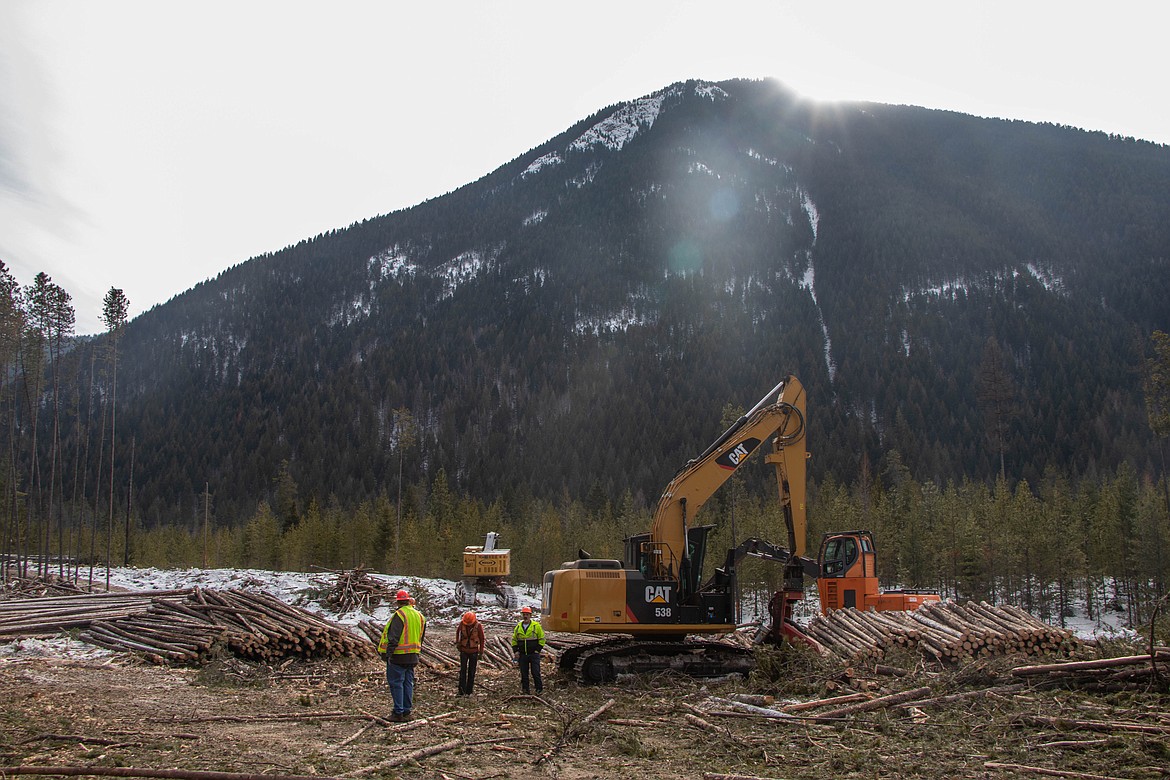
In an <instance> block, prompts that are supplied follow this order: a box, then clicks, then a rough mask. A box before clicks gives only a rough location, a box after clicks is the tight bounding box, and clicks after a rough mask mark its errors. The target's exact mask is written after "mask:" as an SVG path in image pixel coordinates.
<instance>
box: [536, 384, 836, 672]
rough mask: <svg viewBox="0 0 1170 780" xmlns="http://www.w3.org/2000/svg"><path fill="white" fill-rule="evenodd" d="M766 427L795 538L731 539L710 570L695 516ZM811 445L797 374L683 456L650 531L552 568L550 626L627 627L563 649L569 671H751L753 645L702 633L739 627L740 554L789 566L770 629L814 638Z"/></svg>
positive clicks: (546, 589) (588, 630)
mask: <svg viewBox="0 0 1170 780" xmlns="http://www.w3.org/2000/svg"><path fill="white" fill-rule="evenodd" d="M768 439H771V452H769V453H767V454H766V455H765V456H764V458H765V460H766V461H767V462H769V463H772V464H773V465H775V467H776V480H777V483H778V487H779V490H780V501H781V508H782V510H783V514H784V523H785V526H786V529H787V532H788V547H787V548H783V547H778V546H775V545H773V544H771V543H770V542H767V541H765V540H761V539H749V540H747V541H745V542H743V543H742V544H740V545H739V546H738V547H737V548H735V549H733V550H729V551H728V553H727V559H726V562H725V564H724V566H723V567H721V568H717V569H716V570H715V573H714V575H713V576H712V577H711V578H710V579H709V580H708V581H706V582H702V581H701V579H702V572H703V561H704V559H705V557H706V552H707V539H708V536H709V534H710V532H711V530H712V529H713V528H714V526H713V525H696V524H695V523H694V517H695V515H696V514H698V512H699V509H700V508H701V507H702V506H703V504H704V503H705V502H706V501H707V500H708V499H709V498H710V497H711V496H712V495H713V494H714V493H715V491H716V490H717V489H718V488H719V487H720V486H721V485H723V484H724V483H725V482H726V481H727V480H728V479H729V478H730V477H731V475H732V474H734V473H735V471H736V470H737V469H738V468H739V467H740V466H742V465H743V464H744V463H745V462H746V461H747V459H748V458H749V457H750V456H751V455H752V454H753V453H755V452H756V451H757V450H758V449H759V448H760V447H761V445H763V444H764V442H765V441H767V440H768ZM807 457H808V454H807V451H806V448H805V393H804V387H803V386H802V385H801V383H800V382H799V381H798V380H797V379H796V377H793V376H789V377H788V378H786V379H785V380H784V381H783V382H781V383H779V384H778V385H776V387H774V388H773V389H772V390H771V391H769V392H768V394H767V395H765V396H764V397H763V398H762V399H761V400H760V401H759V402H758V403H757V404H756V405H755V406H754V407H752V409H751V411H749V412H748V413H747V414H745V415H743V416H742V417H740V418H739V420H737V421H736V422H735V423H734V424H733V425H732V426H731V427H730V428H728V429H727V430H726V431H725V432H724V433H723V434H722V435H721V436H720V437H719V438H718V439H716V440H715V441H714V442H713V443H712V444H711V445H710V446H709V447H707V449H706V450H705V451H704V452H703V453H702V454H701V455H699V456H698V457H697V458H695V459H694V460H692V461H690V462H689V463H687V464H686V465H685V466H683V468H682V469H681V470H680V471H679V472H678V474H677V475H675V477H674V479H673V480H672V481H671V482H670V484H669V485H667V487H666V490H665V491H663V493H662V497H661V498H660V499H659V502H658V507H657V509H656V510H655V513H654V521H653V524H652V525H651V528H650V532H649V533H645V534H638V535H635V536H631V537H629V538H628V539H626V546H625V559H624V561H619V560H610V559H598V558H590V557H586V556H584V555H583V556H582V557H581V558H579V559H578V560H576V561H569V562H566V563H564V564H562V566H561V568H559V569H557V570H555V571H550V572H546V573H545V575H544V583H543V593H542V602H541V613H542V618H543V623H544V627H545V628H546V629H550V630H552V631H563V632H571V633H585V634H623V635H626V636H624V637H621V638H616V639H612V640H610V641H604V642H597V643H594V644H589V645H582V646H580V647H576V648H572V649H570V650H568V651H566V652H564V653H562V654H561V659H560V663H561V669H562V671H565V672H567V673H571V674H573V675H574V676H576V677H577V679H579V680H580V681H582V682H586V683H597V682H604V681H606V680H610V679H613V678H614V677H615V676H616V675H618V674H622V673H627V672H635V673H636V672H647V671H657V670H664V669H672V670H675V671H678V672H682V673H685V674H690V675H692V676H697V677H711V676H720V675H724V674H730V673H735V672H740V673H746V672H747V671H750V670H751V668H752V667H753V666H754V660H753V658H752V655H751V652H750V650H748V649H746V648H742V647H738V646H735V645H731V644H728V643H725V642H715V641H702V640H701V639H698V638H697V637H702V636H715V635H720V634H727V633H730V632H732V631H734V630H735V627H736V625H735V616H736V609H735V608H736V603H735V598H736V587H735V581H736V566H737V565H738V564H739V563H740V562H741V561H742V560H743V559H744V558H746V557H748V556H752V557H761V558H767V559H770V560H773V561H776V562H777V563H780V564H782V565H783V566H784V585H783V590H781V591H779V592H778V593H776V594H775V596H774V597H773V599H772V606H771V612H772V628H771V635H772V636H773V637H774V638H776V639H780V638H781V637H787V638H789V639H799V640H805V641H811V640H807V638H805V637H804V635H803V634H802V633H801V632H800V629H799V628H798V627H797V625H796V623H795V622H793V620H792V614H793V608H794V606H795V604H796V603H797V602H799V601H800V600H801V599H803V598H804V574H805V573H806V572H808V573H811V574H812V575H813V576H816V574H817V572H818V570H817V566H816V563H815V562H814V561H810V560H808V559H806V558H803V557H802V556H803V553H804V545H805V541H804V540H805V535H806V527H807V519H806V518H807V515H806V509H805V469H806V460H807ZM627 562H628V565H627Z"/></svg>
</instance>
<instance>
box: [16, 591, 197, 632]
mask: <svg viewBox="0 0 1170 780" xmlns="http://www.w3.org/2000/svg"><path fill="white" fill-rule="evenodd" d="M190 593H191V591H190V590H165V591H158V590H152V591H136V592H127V593H89V594H84V595H78V596H46V597H43V598H28V599H13V600H10V601H0V639H3V638H6V637H52V636H58V635H59V634H60V633H61V632H62V631H69V630H72V629H78V628H86V627H87V626H89V624H90V623H92V622H93V621H95V620H114V619H116V618H123V617H126V616H127V615H131V614H134V613H139V612H144V611H146V609H147V608H148V607H149V606H150V604H151V602H152V601H153V600H154V599H156V598H167V597H171V598H176V597H177V598H183V597H185V596H187V595H189V594H190Z"/></svg>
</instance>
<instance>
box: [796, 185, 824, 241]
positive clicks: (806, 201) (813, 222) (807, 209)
mask: <svg viewBox="0 0 1170 780" xmlns="http://www.w3.org/2000/svg"><path fill="white" fill-rule="evenodd" d="M797 193H798V194H799V195H800V206H801V208H803V209H804V213H805V214H806V215H808V224H809V227H811V228H812V232H813V243H814V244H815V243H816V242H817V228H818V227H819V226H820V224H821V213H820V212H819V211H817V204H815V203H813V199H812V198H811V197H809V194H808V193H807V192H805V191H804V190H797Z"/></svg>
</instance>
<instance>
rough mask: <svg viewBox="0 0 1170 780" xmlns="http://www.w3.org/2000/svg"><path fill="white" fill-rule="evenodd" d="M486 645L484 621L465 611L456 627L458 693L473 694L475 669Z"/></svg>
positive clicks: (461, 694)
mask: <svg viewBox="0 0 1170 780" xmlns="http://www.w3.org/2000/svg"><path fill="white" fill-rule="evenodd" d="M486 645H487V638H486V637H485V636H484V633H483V623H480V622H479V621H478V620H476V619H475V613H474V612H470V611H468V612H464V613H463V618H462V619H461V620H460V621H459V625H458V626H456V627H455V646H456V647H458V648H459V692H458V693H457V694H456V695H458V696H470V695H471V692H472V689H474V688H475V669H476V667H478V666H479V657H480V656H481V655H483V649H484V647H485V646H486Z"/></svg>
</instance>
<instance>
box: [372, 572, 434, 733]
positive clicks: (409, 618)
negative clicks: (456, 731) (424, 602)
mask: <svg viewBox="0 0 1170 780" xmlns="http://www.w3.org/2000/svg"><path fill="white" fill-rule="evenodd" d="M394 598H395V600H396V601H397V602H398V604H397V606H398V608H397V609H396V610H394V614H393V615H391V616H390V619H389V620H388V621H386V627H385V628H383V629H382V638H381V639H379V640H378V654H379V655H381V656H382V658H384V659H385V660H386V685H387V686H388V687H389V688H390V696H391V697H393V699H394V711H393V712H392V713H391V715H390V720H391V721H393V722H394V723H403V722H405V721H408V720H410V710H411V707H412V706H413V705H414V667H415V666H417V665H418V656H419V653H421V652H422V643H423V637H424V636H426V633H427V619H426V618H425V617H423V614H422V613H421V612H419V611H418V610H417V609H415V608H414V603H413V602H414V599H412V598H411V597H410V594H409V593H407V592H406V591H405V590H400V591H398V593H396V594H395V595H394Z"/></svg>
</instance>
